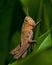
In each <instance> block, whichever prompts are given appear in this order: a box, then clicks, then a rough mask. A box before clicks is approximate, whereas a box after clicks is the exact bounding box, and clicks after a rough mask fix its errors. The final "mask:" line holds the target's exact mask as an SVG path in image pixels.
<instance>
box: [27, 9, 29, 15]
mask: <svg viewBox="0 0 52 65" xmlns="http://www.w3.org/2000/svg"><path fill="white" fill-rule="evenodd" d="M27 16H29V11H28V8H27Z"/></svg>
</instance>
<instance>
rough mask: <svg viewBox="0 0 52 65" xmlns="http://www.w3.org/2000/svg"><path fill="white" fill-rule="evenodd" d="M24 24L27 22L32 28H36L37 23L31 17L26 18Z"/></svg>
mask: <svg viewBox="0 0 52 65" xmlns="http://www.w3.org/2000/svg"><path fill="white" fill-rule="evenodd" d="M24 22H27V23H28V24H29V25H30V26H32V27H35V25H36V24H35V21H34V20H33V19H32V18H31V17H30V16H26V17H25V20H24Z"/></svg>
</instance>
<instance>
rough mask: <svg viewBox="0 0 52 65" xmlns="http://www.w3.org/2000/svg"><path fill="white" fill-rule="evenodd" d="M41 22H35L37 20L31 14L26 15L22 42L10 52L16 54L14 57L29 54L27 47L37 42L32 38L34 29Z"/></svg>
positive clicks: (17, 57)
mask: <svg viewBox="0 0 52 65" xmlns="http://www.w3.org/2000/svg"><path fill="white" fill-rule="evenodd" d="M39 22H40V21H38V22H37V23H35V21H34V20H33V19H32V18H31V17H30V16H26V17H25V19H24V23H23V25H22V30H21V44H19V45H18V46H17V47H16V48H15V49H13V50H11V52H10V54H12V55H14V57H13V58H14V59H19V58H20V57H22V58H23V57H25V56H26V54H27V49H28V48H29V47H30V45H32V44H33V43H35V42H36V40H32V38H33V30H34V29H35V27H36V26H37V25H38V24H39Z"/></svg>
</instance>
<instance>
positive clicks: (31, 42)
mask: <svg viewBox="0 0 52 65" xmlns="http://www.w3.org/2000/svg"><path fill="white" fill-rule="evenodd" d="M34 43H37V41H36V40H30V41H29V44H34Z"/></svg>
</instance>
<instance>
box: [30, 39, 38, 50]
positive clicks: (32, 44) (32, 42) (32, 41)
mask: <svg viewBox="0 0 52 65" xmlns="http://www.w3.org/2000/svg"><path fill="white" fill-rule="evenodd" d="M29 44H30V45H31V51H33V49H34V44H37V41H36V40H30V41H29Z"/></svg>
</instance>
